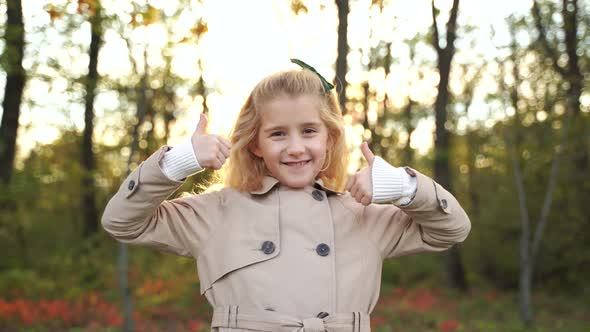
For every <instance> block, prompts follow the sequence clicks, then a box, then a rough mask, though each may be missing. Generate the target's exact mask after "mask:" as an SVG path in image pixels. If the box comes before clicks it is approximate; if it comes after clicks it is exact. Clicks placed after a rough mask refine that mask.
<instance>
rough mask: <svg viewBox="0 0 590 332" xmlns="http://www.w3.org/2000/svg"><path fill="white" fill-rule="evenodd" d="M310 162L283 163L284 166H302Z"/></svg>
mask: <svg viewBox="0 0 590 332" xmlns="http://www.w3.org/2000/svg"><path fill="white" fill-rule="evenodd" d="M310 161H311V160H302V161H289V162H283V164H284V165H287V166H303V165H306V164H307V163H309V162H310Z"/></svg>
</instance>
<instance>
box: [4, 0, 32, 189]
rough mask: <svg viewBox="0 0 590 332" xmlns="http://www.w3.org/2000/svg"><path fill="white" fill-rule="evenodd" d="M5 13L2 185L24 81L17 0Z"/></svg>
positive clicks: (7, 172)
mask: <svg viewBox="0 0 590 332" xmlns="http://www.w3.org/2000/svg"><path fill="white" fill-rule="evenodd" d="M6 15H7V21H6V31H5V34H4V40H5V46H4V53H3V54H2V58H1V62H2V67H3V68H4V70H5V71H6V87H5V89H4V100H3V101H2V110H3V112H2V123H1V124H0V181H1V182H2V184H3V185H4V186H8V184H9V183H10V178H11V176H12V172H13V167H14V157H15V154H16V136H17V132H18V119H19V116H20V105H21V100H22V96H23V90H24V87H25V82H26V74H25V70H24V68H23V64H22V63H23V56H24V49H25V26H24V23H23V12H22V3H21V0H8V1H7V9H6Z"/></svg>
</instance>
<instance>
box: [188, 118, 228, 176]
mask: <svg viewBox="0 0 590 332" xmlns="http://www.w3.org/2000/svg"><path fill="white" fill-rule="evenodd" d="M191 142H192V144H193V149H194V151H195V156H197V161H198V162H199V165H201V167H203V168H209V169H213V170H217V169H220V168H221V166H223V164H224V163H225V160H226V159H227V158H229V150H230V148H231V143H230V141H229V140H227V139H225V138H223V137H221V136H219V135H211V134H207V117H206V116H205V114H203V113H201V117H200V119H199V124H198V125H197V129H196V130H195V132H194V133H193V136H192V137H191Z"/></svg>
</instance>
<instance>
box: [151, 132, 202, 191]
mask: <svg viewBox="0 0 590 332" xmlns="http://www.w3.org/2000/svg"><path fill="white" fill-rule="evenodd" d="M160 167H161V168H162V171H163V172H164V174H166V176H167V177H168V178H169V179H172V180H176V181H181V180H184V179H186V178H187V177H188V176H190V175H193V174H195V173H197V172H198V171H200V170H202V169H203V168H202V167H201V165H199V162H198V161H197V156H196V155H195V150H194V149H193V144H192V142H191V140H190V139H189V140H187V141H184V142H182V143H180V144H178V146H176V147H174V148H172V149H171V150H168V151H167V152H166V153H164V157H163V158H162V160H160Z"/></svg>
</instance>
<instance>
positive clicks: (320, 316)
mask: <svg viewBox="0 0 590 332" xmlns="http://www.w3.org/2000/svg"><path fill="white" fill-rule="evenodd" d="M328 316H330V314H328V313H327V312H324V311H322V312H320V313H319V314H318V315H317V318H320V319H324V318H326V317H328Z"/></svg>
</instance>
